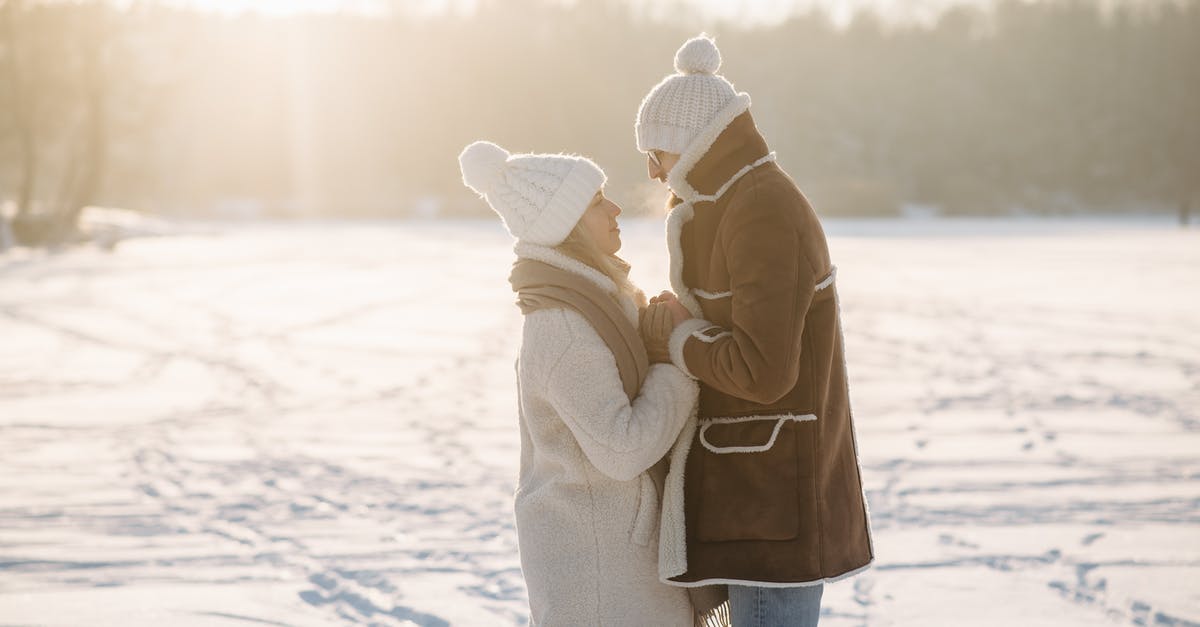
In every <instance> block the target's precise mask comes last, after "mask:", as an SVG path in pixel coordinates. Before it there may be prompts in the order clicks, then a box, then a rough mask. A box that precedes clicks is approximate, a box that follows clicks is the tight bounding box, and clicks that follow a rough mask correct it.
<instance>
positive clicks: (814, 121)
mask: <svg viewBox="0 0 1200 627" xmlns="http://www.w3.org/2000/svg"><path fill="white" fill-rule="evenodd" d="M394 7H395V10H394V11H391V12H389V13H386V14H383V15H361V14H334V15H329V14H307V15H297V16H292V17H287V18H271V17H264V16H261V15H255V14H245V15H238V16H229V15H221V14H215V13H204V12H196V11H192V10H187V9H182V8H179V7H173V6H167V5H162V4H159V3H156V2H149V1H143V2H133V3H132V4H127V5H122V6H120V7H117V6H114V5H112V4H110V3H106V2H76V3H58V2H53V3H47V2H38V1H35V0H0V203H4V202H6V203H7V207H8V210H7V213H8V214H9V216H10V217H11V218H14V219H16V220H17V222H19V223H20V222H21V220H22V218H23V219H24V220H25V222H24V223H23V224H25V226H26V227H27V228H26V230H27V231H28V232H27V233H25V237H26V238H27V239H30V238H34V239H36V238H53V237H55V236H61V235H62V233H64V232H67V231H69V229H70V228H71V224H72V222H73V220H74V219H75V218H76V217H77V215H78V211H79V210H80V208H81V207H84V206H87V205H106V206H120V207H128V208H131V209H135V210H141V211H149V212H156V213H162V214H168V215H188V216H213V215H217V216H226V215H231V214H252V215H270V216H299V217H313V216H338V217H360V216H370V217H380V216H402V215H409V214H411V213H413V212H414V211H416V212H422V213H427V214H437V215H472V214H479V213H482V212H485V211H486V208H485V207H484V206H483V205H482V203H479V202H477V201H476V200H475V199H473V198H472V197H471V195H470V193H469V192H468V191H467V190H465V189H464V188H463V186H462V185H461V182H460V181H459V175H458V171H457V162H456V160H455V157H456V156H457V153H458V151H459V150H460V149H461V148H462V146H464V145H465V144H466V143H468V142H469V141H471V140H474V139H478V138H488V139H492V140H494V141H497V142H499V143H501V144H502V145H505V146H507V147H509V148H511V149H513V150H521V151H541V152H546V151H562V152H575V153H580V154H585V155H588V156H591V157H593V158H594V159H596V160H597V162H599V163H600V164H601V166H602V167H604V168H605V169H606V170H607V171H608V173H609V176H610V192H611V194H612V195H613V196H614V197H615V198H616V199H617V200H618V201H620V202H622V203H623V204H624V205H625V207H626V210H627V211H630V212H632V213H639V212H642V213H644V212H653V211H657V210H658V209H659V208H660V205H661V202H662V192H661V190H660V189H659V188H658V187H657V185H656V184H653V185H652V184H649V183H648V182H647V181H646V180H645V174H644V167H645V165H644V159H642V158H641V156H640V155H638V154H637V153H636V150H635V146H634V140H633V121H634V116H635V114H636V110H637V106H638V103H639V102H640V100H641V98H642V97H643V96H644V94H645V93H646V92H647V91H648V90H649V88H650V87H651V86H652V85H654V84H655V83H656V82H657V81H658V80H659V79H661V78H662V77H663V76H665V75H666V74H668V73H670V72H671V71H672V57H673V54H674V51H675V48H676V47H677V46H678V45H679V44H680V43H681V42H682V41H683V40H684V39H686V38H687V37H689V36H692V35H694V34H695V33H696V32H698V31H700V30H706V31H707V32H709V33H710V34H712V35H714V36H715V37H716V38H717V42H718V45H719V46H720V48H721V50H722V53H723V55H724V58H725V63H724V65H723V66H722V69H721V73H722V74H723V75H725V76H726V77H727V78H728V79H729V80H731V81H732V82H733V83H734V85H735V86H736V87H737V88H738V89H739V90H745V91H747V92H749V93H750V94H751V96H752V98H753V101H754V104H753V107H752V112H753V113H754V115H755V118H756V120H757V122H758V124H759V126H760V128H762V129H763V131H764V134H765V135H766V137H767V139H768V141H769V143H770V144H771V146H772V148H773V149H774V150H775V151H776V152H777V153H778V155H779V160H780V162H781V163H782V164H783V165H784V167H785V168H786V169H787V170H788V171H789V172H791V173H792V174H793V176H794V177H795V178H796V179H797V181H798V182H799V183H800V185H801V187H802V188H803V189H805V191H806V192H807V193H808V194H809V195H810V196H811V197H812V198H813V200H814V202H815V204H816V206H817V208H818V211H820V212H821V213H823V214H826V215H894V214H897V213H900V212H903V211H905V210H907V208H912V207H924V208H928V210H930V211H937V212H941V213H946V214H997V213H1010V212H1032V213H1058V212H1075V211H1164V210H1176V209H1177V208H1180V207H1184V206H1187V204H1188V203H1190V202H1193V201H1194V200H1195V199H1197V197H1198V195H1200V7H1198V6H1197V3H1195V2H1151V3H1144V2H1143V3H1136V4H1134V3H1129V4H1118V5H1116V6H1115V7H1110V8H1109V9H1108V10H1105V11H1102V10H1100V9H1098V8H1096V4H1095V3H1092V2H1086V1H1083V0H1058V1H1054V0H1045V1H1043V2H1038V3H1026V2H1020V1H1018V0H1006V1H1000V2H997V3H995V4H993V5H989V6H986V7H981V8H958V9H953V10H950V11H948V12H946V13H944V14H942V16H941V17H940V18H939V19H938V20H937V21H936V22H935V23H933V24H926V25H915V24H914V25H896V24H889V23H886V22H884V21H882V20H881V19H880V18H878V17H877V16H875V15H873V14H871V13H862V14H859V15H858V16H856V17H855V18H854V20H853V21H852V22H851V23H850V24H849V25H848V26H845V27H842V28H839V27H835V26H834V25H832V24H831V22H830V21H829V19H828V18H827V17H826V16H825V15H824V14H821V13H807V14H799V15H795V16H793V17H791V18H790V19H787V20H786V21H784V22H781V23H777V24H771V25H760V26H754V27H744V26H740V25H737V24H732V23H720V22H718V23H705V21H704V20H703V19H702V18H699V17H696V15H695V10H694V8H690V5H688V4H686V3H683V2H676V4H675V5H673V6H672V7H668V9H666V10H664V8H663V5H662V4H661V3H660V4H658V5H655V10H654V12H653V15H649V14H643V13H639V11H638V10H637V9H636V7H635V6H634V5H630V4H627V3H626V2H622V1H619V0H604V1H596V2H576V3H573V4H564V3H561V2H548V1H544V0H508V1H505V2H490V3H481V4H480V5H479V7H478V8H477V9H476V10H474V11H472V12H470V13H466V14H463V13H456V12H453V11H450V12H446V13H438V14H421V13H414V12H411V11H408V10H406V9H405V3H401V2H397V3H395V4H394ZM30 224H36V225H37V228H33V227H29V226H28V225H30Z"/></svg>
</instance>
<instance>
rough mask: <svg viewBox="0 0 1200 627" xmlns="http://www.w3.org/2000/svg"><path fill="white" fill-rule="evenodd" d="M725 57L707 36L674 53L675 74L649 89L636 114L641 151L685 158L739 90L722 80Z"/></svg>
mask: <svg viewBox="0 0 1200 627" xmlns="http://www.w3.org/2000/svg"><path fill="white" fill-rule="evenodd" d="M720 68H721V53H720V51H719V50H717V45H716V44H715V43H713V40H712V39H710V38H708V37H707V36H706V35H701V36H699V37H694V38H692V39H689V40H687V41H686V42H684V44H683V45H682V46H681V47H680V48H679V51H678V52H676V53H675V70H676V72H677V73H676V74H672V75H670V76H668V77H666V78H664V79H663V80H662V81H661V82H659V83H658V84H657V85H655V86H654V88H653V89H651V90H650V93H649V94H647V95H646V97H645V99H643V100H642V105H641V108H640V109H639V110H638V117H637V124H636V126H635V130H636V134H637V147H638V150H640V151H642V152H648V151H650V150H662V151H665V152H672V153H675V154H681V153H683V151H684V150H686V149H687V147H688V145H690V144H691V143H692V140H694V139H695V138H696V136H697V135H699V134H700V132H701V131H702V130H704V129H705V128H707V127H708V126H709V124H710V123H711V122H712V121H713V118H714V117H715V116H716V115H717V113H718V112H720V111H721V110H722V109H724V108H725V106H726V105H727V104H729V102H730V101H731V100H733V98H734V97H735V96H737V91H736V90H734V88H733V85H731V84H730V83H729V81H727V80H725V78H724V77H722V76H718V75H717V73H716V72H717V70H719V69H720Z"/></svg>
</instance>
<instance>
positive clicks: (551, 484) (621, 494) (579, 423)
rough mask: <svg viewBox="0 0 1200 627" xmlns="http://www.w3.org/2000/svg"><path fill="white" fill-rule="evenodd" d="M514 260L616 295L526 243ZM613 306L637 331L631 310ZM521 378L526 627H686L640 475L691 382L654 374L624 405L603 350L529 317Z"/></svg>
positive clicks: (539, 314) (645, 476)
mask: <svg viewBox="0 0 1200 627" xmlns="http://www.w3.org/2000/svg"><path fill="white" fill-rule="evenodd" d="M516 252H517V255H518V256H520V257H528V258H531V259H536V260H538V261H542V262H544V263H548V264H551V265H553V266H556V267H559V268H562V269H564V270H567V271H570V272H574V273H576V274H579V275H581V276H583V277H585V278H587V279H588V280H591V281H593V282H594V283H596V284H597V285H599V286H600V287H601V288H603V289H604V290H605V291H607V292H609V293H612V294H617V287H616V285H615V284H614V283H613V282H612V281H611V280H610V279H608V278H607V277H606V276H604V275H603V274H601V273H600V272H598V271H596V270H594V269H592V268H591V267H589V266H587V265H585V264H583V263H580V262H578V261H575V260H574V259H571V258H570V257H567V256H565V255H563V254H561V253H559V252H557V251H555V250H553V249H551V248H546V247H543V246H537V245H532V244H528V243H524V242H522V243H518V244H517V246H516ZM619 300H620V301H621V305H622V308H623V309H624V310H625V312H626V315H628V316H629V318H630V321H631V322H633V323H634V324H635V325H636V323H637V309H636V306H635V305H634V304H633V302H632V301H630V300H629V299H628V298H624V297H619ZM517 380H518V386H519V388H518V396H519V402H520V414H519V418H520V432H521V470H520V479H519V482H518V487H517V492H516V495H515V503H514V510H515V514H516V522H517V539H518V543H519V546H520V554H521V570H522V572H523V574H524V576H525V583H526V586H527V588H528V591H529V609H530V619H531V620H530V623H531V625H534V626H538V627H553V626H556V625H572V626H581V625H661V626H664V627H671V626H674V625H679V626H681V627H685V626H690V625H692V608H691V604H690V602H689V600H688V595H687V591H686V590H684V589H682V588H677V587H672V586H668V585H666V584H664V583H662V582H660V581H659V577H658V538H657V536H658V533H657V531H658V524H659V509H660V497H659V493H658V489H657V488H656V485H655V481H654V479H653V478H651V476H650V475H649V473H648V472H647V470H648V469H650V468H651V466H653V465H654V464H655V463H656V462H657V461H658V460H659V459H661V458H662V457H663V456H664V455H665V454H666V453H667V452H668V451H669V450H670V449H671V447H672V445H673V444H674V443H675V439H676V437H677V436H678V435H679V432H680V430H681V429H682V427H683V425H684V424H685V422H687V421H688V420H689V418H691V417H692V416H693V412H694V410H695V406H696V397H697V394H698V388H697V385H696V383H695V382H694V381H693V380H692V379H691V378H690V377H688V376H687V375H685V374H683V372H682V371H680V370H679V369H678V368H677V367H675V366H673V365H671V364H654V365H651V367H650V371H649V373H648V374H647V376H646V381H645V383H644V384H643V385H642V389H641V391H640V393H639V394H638V396H637V398H635V399H634V400H633V402H632V403H631V402H630V401H629V398H628V397H627V396H626V395H625V392H624V390H623V388H622V385H621V379H620V376H619V374H618V372H617V365H616V360H615V359H614V358H613V356H612V353H611V352H610V351H609V349H608V347H607V346H606V345H605V343H604V342H603V340H601V339H600V336H599V335H598V334H597V333H596V332H595V331H594V330H592V328H591V326H590V325H589V324H588V323H587V321H586V320H585V319H584V318H583V316H581V315H580V314H578V313H577V312H575V311H571V310H565V309H553V310H541V311H535V312H533V313H531V314H529V315H528V316H526V317H525V325H524V330H523V337H522V342H521V352H520V357H519V359H518V361H517ZM659 479H661V477H659Z"/></svg>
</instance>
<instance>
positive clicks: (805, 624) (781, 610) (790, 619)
mask: <svg viewBox="0 0 1200 627" xmlns="http://www.w3.org/2000/svg"><path fill="white" fill-rule="evenodd" d="M824 589H825V585H824V584H817V585H815V586H799V587H795V588H753V587H750V586H733V585H731V586H729V614H730V618H732V619H733V627H784V626H786V627H816V626H817V619H818V618H820V617H821V593H822V592H823V591H824Z"/></svg>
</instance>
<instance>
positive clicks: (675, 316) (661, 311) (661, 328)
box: [638, 292, 692, 364]
mask: <svg viewBox="0 0 1200 627" xmlns="http://www.w3.org/2000/svg"><path fill="white" fill-rule="evenodd" d="M691 317H692V314H691V312H689V311H688V310H687V308H686V307H684V306H683V303H681V302H679V299H678V298H676V296H675V295H674V294H672V293H671V292H663V293H661V294H659V295H658V296H655V297H654V298H651V299H650V304H649V305H647V306H646V307H645V308H644V309H642V310H641V311H640V312H639V324H638V331H639V332H640V333H641V335H642V342H644V343H645V344H646V355H647V357H649V358H650V363H653V364H659V363H670V361H671V352H670V350H669V348H668V344H669V342H670V340H671V332H672V331H674V330H675V327H677V326H679V324H680V323H681V322H683V321H684V320H687V319H688V318H691Z"/></svg>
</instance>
